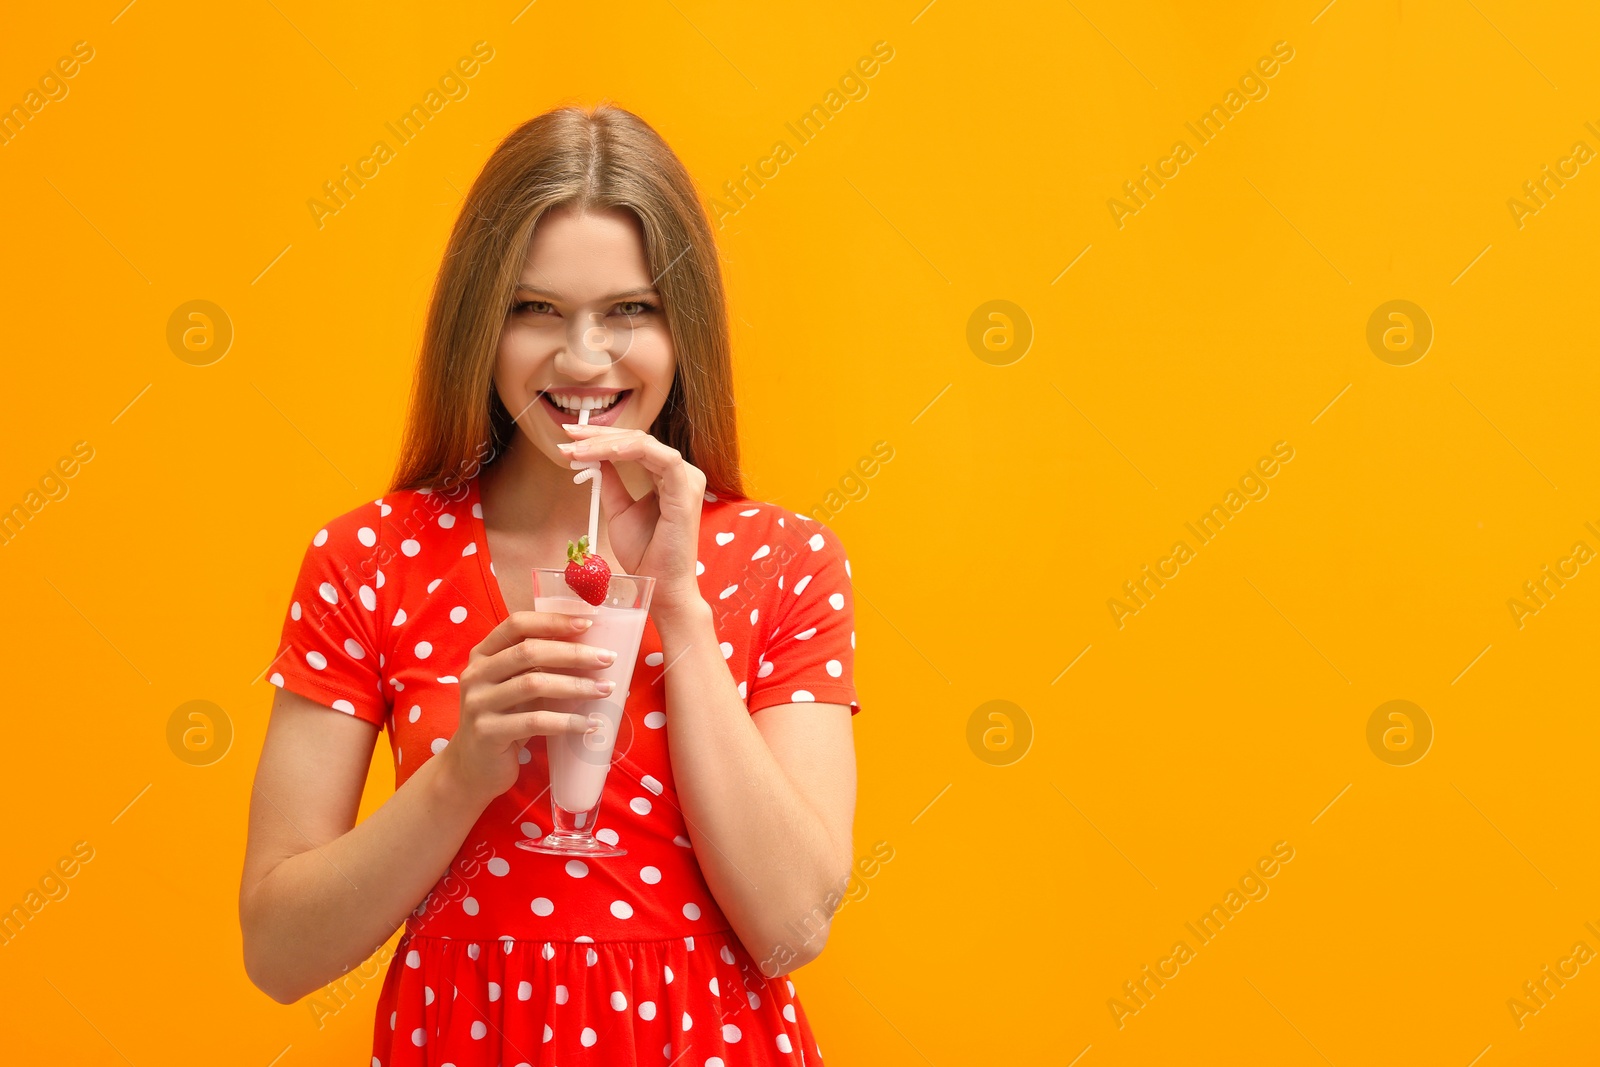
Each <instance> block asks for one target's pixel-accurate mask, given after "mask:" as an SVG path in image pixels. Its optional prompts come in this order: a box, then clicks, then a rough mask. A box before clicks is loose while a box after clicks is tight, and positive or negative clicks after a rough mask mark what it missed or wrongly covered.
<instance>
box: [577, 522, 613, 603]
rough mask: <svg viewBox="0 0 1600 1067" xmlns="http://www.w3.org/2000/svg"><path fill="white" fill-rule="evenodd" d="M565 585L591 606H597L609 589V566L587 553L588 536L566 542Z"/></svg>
mask: <svg viewBox="0 0 1600 1067" xmlns="http://www.w3.org/2000/svg"><path fill="white" fill-rule="evenodd" d="M567 585H568V586H569V587H571V589H572V591H573V592H574V593H577V594H578V595H579V596H580V597H582V598H583V599H584V600H586V601H588V602H589V603H591V604H599V603H600V602H602V601H603V600H605V598H606V590H608V589H609V588H610V587H611V565H610V564H609V563H607V562H606V561H605V557H603V556H599V555H596V554H595V553H593V552H590V551H589V535H588V534H584V535H583V536H582V537H580V538H578V540H577V542H576V543H574V542H572V541H568V542H567Z"/></svg>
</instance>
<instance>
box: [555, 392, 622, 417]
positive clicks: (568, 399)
mask: <svg viewBox="0 0 1600 1067" xmlns="http://www.w3.org/2000/svg"><path fill="white" fill-rule="evenodd" d="M545 395H546V396H548V397H549V398H550V400H551V402H553V403H554V404H555V406H556V407H558V408H560V409H561V410H562V411H567V412H571V413H572V414H574V415H576V414H578V413H579V412H581V411H585V410H587V411H604V410H605V409H606V408H608V407H610V406H611V405H613V404H615V403H616V402H617V401H618V399H620V398H621V397H622V393H612V394H611V395H610V396H603V397H602V396H567V395H565V394H562V393H546V394H545Z"/></svg>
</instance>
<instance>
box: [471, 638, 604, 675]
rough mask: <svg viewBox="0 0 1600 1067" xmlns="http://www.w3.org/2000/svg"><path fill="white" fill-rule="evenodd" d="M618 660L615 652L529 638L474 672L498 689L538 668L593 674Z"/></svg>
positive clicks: (494, 656)
mask: <svg viewBox="0 0 1600 1067" xmlns="http://www.w3.org/2000/svg"><path fill="white" fill-rule="evenodd" d="M616 658H617V653H616V652H615V650H613V649H609V648H596V647H594V646H593V645H585V644H580V643H579V642H577V641H553V640H546V639H541V638H537V637H529V638H525V639H524V640H521V641H518V642H517V643H516V644H514V645H512V646H511V647H510V648H506V649H502V650H501V651H499V652H496V653H495V654H494V655H492V656H489V657H488V658H486V659H484V660H483V661H482V662H481V663H479V664H476V665H475V666H474V668H473V670H474V672H475V674H476V675H477V677H478V679H479V680H481V681H484V682H487V683H489V684H490V685H497V684H499V683H500V682H503V681H505V680H506V679H508V678H511V677H513V676H515V675H518V674H522V673H523V672H525V671H531V670H533V669H534V668H536V667H538V668H542V669H545V670H551V669H555V668H562V667H567V668H573V669H576V670H584V671H592V670H596V669H598V668H600V667H608V666H610V665H611V664H612V663H614V662H616Z"/></svg>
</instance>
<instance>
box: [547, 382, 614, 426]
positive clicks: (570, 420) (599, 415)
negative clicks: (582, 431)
mask: <svg viewBox="0 0 1600 1067" xmlns="http://www.w3.org/2000/svg"><path fill="white" fill-rule="evenodd" d="M632 399H633V390H632V389H624V390H622V392H621V393H619V394H618V396H617V402H616V403H615V404H612V405H611V406H610V407H608V408H606V409H605V410H604V411H592V412H590V413H589V425H590V426H610V425H611V424H612V423H614V422H616V421H617V412H618V411H620V410H621V409H622V407H623V406H624V405H625V404H627V402H628V401H629V400H632ZM539 406H540V407H542V408H544V410H545V411H546V412H548V413H549V415H550V417H551V418H552V419H554V420H555V421H556V424H557V425H559V426H568V425H572V424H574V423H576V422H577V421H578V417H577V416H576V415H569V414H568V413H567V412H565V411H562V410H561V409H560V408H558V407H556V402H555V401H554V400H551V399H550V394H549V393H540V394H539Z"/></svg>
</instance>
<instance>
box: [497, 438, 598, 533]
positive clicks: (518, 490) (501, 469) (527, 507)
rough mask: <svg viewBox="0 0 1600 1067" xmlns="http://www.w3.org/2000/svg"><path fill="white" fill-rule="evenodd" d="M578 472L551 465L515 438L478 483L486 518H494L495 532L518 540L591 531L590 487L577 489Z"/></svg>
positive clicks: (587, 485)
mask: <svg viewBox="0 0 1600 1067" xmlns="http://www.w3.org/2000/svg"><path fill="white" fill-rule="evenodd" d="M575 473H576V472H575V471H573V470H570V469H563V468H561V467H558V466H556V465H555V464H554V463H551V462H550V460H549V458H548V457H546V456H545V455H544V453H542V452H540V451H539V450H538V449H537V448H535V447H534V446H533V445H532V444H530V443H529V442H528V441H527V440H526V439H524V438H523V437H522V436H521V435H520V434H519V435H516V436H514V437H513V438H512V440H511V444H510V445H509V446H508V447H507V448H506V450H505V452H503V453H502V454H501V455H500V456H499V457H498V458H496V459H495V461H494V462H493V463H491V464H490V465H489V466H488V467H486V468H484V470H483V473H482V475H481V476H480V477H479V479H478V495H479V498H480V500H481V501H482V502H483V511H484V516H485V518H486V519H488V518H490V517H491V516H492V518H493V523H494V526H495V527H496V528H497V529H500V530H504V531H506V532H507V533H512V534H517V535H530V536H534V537H537V536H539V535H541V534H546V535H548V534H551V533H553V532H555V531H557V530H579V531H585V530H587V529H588V528H589V483H588V482H584V483H583V484H582V485H575V484H573V481H572V476H573V475H574V474H575ZM576 536H577V535H576V534H574V535H573V537H574V538H576Z"/></svg>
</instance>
